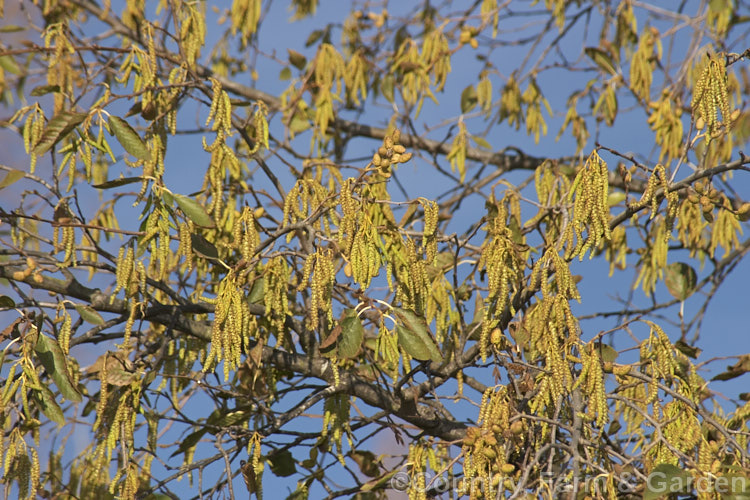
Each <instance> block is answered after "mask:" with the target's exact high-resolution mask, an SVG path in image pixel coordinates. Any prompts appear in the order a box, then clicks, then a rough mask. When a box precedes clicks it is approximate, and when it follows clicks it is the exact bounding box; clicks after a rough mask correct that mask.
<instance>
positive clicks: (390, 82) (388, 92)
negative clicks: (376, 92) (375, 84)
mask: <svg viewBox="0 0 750 500" xmlns="http://www.w3.org/2000/svg"><path fill="white" fill-rule="evenodd" d="M394 84H395V80H394V78H393V75H385V76H384V77H383V80H382V81H381V83H380V92H381V93H382V94H383V97H385V98H386V99H387V100H388V102H390V103H391V104H393V101H394V98H395V97H394V96H395V94H394V90H393V88H394Z"/></svg>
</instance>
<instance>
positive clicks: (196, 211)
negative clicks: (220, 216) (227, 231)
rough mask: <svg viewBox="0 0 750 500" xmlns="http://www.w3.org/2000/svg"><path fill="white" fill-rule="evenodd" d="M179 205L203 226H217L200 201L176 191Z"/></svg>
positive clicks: (175, 194)
mask: <svg viewBox="0 0 750 500" xmlns="http://www.w3.org/2000/svg"><path fill="white" fill-rule="evenodd" d="M174 200H175V201H176V202H177V206H179V207H180V209H181V210H182V211H183V212H185V215H187V216H188V217H190V220H192V221H193V222H195V223H196V224H197V225H199V226H201V227H215V224H214V220H213V219H212V218H211V216H210V215H208V212H206V209H205V208H203V206H201V204H200V203H198V202H197V201H195V200H194V199H192V198H188V197H187V196H185V195H182V194H177V193H174Z"/></svg>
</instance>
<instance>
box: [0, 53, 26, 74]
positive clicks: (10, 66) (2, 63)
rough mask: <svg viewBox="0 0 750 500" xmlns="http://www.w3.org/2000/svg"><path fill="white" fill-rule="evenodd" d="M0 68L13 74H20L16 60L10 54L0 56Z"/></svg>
mask: <svg viewBox="0 0 750 500" xmlns="http://www.w3.org/2000/svg"><path fill="white" fill-rule="evenodd" d="M0 68H3V69H4V70H5V71H7V72H8V73H13V74H14V75H20V74H21V68H19V67H18V64H17V63H16V60H15V59H13V57H12V56H0Z"/></svg>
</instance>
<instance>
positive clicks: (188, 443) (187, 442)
mask: <svg viewBox="0 0 750 500" xmlns="http://www.w3.org/2000/svg"><path fill="white" fill-rule="evenodd" d="M206 432H207V430H206V429H205V428H204V429H200V430H197V431H195V432H193V433H190V434H188V435H187V436H185V437H184V438H183V439H182V441H180V444H179V445H178V446H177V450H175V452H174V453H172V455H171V456H170V457H169V458H172V457H174V456H176V455H179V454H180V453H185V452H188V451H190V450H191V449H192V448H194V447H195V445H196V444H198V442H199V441H200V440H201V438H202V437H203V436H204V435H205V434H206Z"/></svg>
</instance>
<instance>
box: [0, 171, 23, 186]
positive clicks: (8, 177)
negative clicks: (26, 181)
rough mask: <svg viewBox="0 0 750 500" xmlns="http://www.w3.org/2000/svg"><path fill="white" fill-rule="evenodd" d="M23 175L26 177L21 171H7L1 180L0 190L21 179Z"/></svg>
mask: <svg viewBox="0 0 750 500" xmlns="http://www.w3.org/2000/svg"><path fill="white" fill-rule="evenodd" d="M24 175H26V172H24V171H23V170H15V169H13V170H9V171H8V173H7V174H5V177H3V180H1V181H0V189H4V188H7V187H8V186H10V185H11V184H14V183H15V182H17V181H18V180H20V179H23V176H24Z"/></svg>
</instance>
